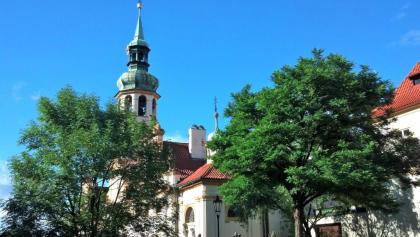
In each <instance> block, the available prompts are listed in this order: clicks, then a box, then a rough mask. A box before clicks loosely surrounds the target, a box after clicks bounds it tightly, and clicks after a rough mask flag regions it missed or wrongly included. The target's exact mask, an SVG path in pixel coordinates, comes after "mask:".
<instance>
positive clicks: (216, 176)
mask: <svg viewBox="0 0 420 237" xmlns="http://www.w3.org/2000/svg"><path fill="white" fill-rule="evenodd" d="M228 179H229V176H228V175H225V174H223V173H222V172H220V171H218V170H217V169H216V168H214V166H213V164H205V165H203V166H201V167H200V168H199V169H198V170H196V171H195V172H194V173H193V174H191V175H190V176H188V177H187V178H185V179H184V180H182V181H181V182H180V183H178V185H177V186H178V187H182V186H186V185H189V184H193V183H196V182H198V181H201V180H228Z"/></svg>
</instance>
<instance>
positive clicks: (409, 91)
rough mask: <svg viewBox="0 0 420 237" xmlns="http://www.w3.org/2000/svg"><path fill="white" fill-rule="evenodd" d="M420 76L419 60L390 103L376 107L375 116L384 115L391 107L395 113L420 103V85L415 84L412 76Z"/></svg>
mask: <svg viewBox="0 0 420 237" xmlns="http://www.w3.org/2000/svg"><path fill="white" fill-rule="evenodd" d="M415 76H420V62H418V63H417V64H416V65H415V66H414V68H413V69H412V70H411V72H410V73H409V74H408V76H407V77H406V78H405V79H404V80H403V81H402V83H401V85H400V86H399V87H398V88H397V89H396V90H395V95H394V99H393V101H392V103H391V104H390V105H387V106H384V107H379V108H376V109H375V110H374V111H373V117H379V116H382V115H384V113H385V111H386V110H388V109H391V111H392V112H393V113H396V112H400V111H402V110H405V109H408V108H410V107H413V106H417V105H420V85H419V84H417V85H414V83H413V81H412V80H411V78H412V77H415Z"/></svg>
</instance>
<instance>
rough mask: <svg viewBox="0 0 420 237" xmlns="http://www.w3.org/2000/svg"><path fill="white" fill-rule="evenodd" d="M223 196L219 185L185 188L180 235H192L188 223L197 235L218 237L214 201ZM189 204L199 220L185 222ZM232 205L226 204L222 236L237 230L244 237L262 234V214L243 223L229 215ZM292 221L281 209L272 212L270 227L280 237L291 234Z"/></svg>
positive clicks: (221, 224)
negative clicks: (220, 195)
mask: <svg viewBox="0 0 420 237" xmlns="http://www.w3.org/2000/svg"><path fill="white" fill-rule="evenodd" d="M217 195H219V192H218V186H216V185H202V184H200V185H196V186H194V187H192V188H190V189H187V190H183V191H181V194H180V199H179V205H180V212H179V230H180V232H179V236H180V237H184V236H188V237H192V235H191V231H189V233H188V235H185V231H184V230H185V226H188V229H189V230H191V229H192V228H194V230H195V231H194V232H195V236H194V237H198V235H199V234H201V237H215V236H217V218H216V213H215V212H214V207H213V200H214V199H215V197H216V196H217ZM189 207H192V208H193V209H194V215H195V222H194V223H193V224H187V225H185V215H186V211H187V209H188V208H189ZM227 210H228V207H227V206H225V205H222V210H221V213H220V219H219V225H220V236H223V237H225V236H226V237H230V236H232V235H233V234H234V233H235V232H236V233H238V234H241V236H242V237H262V234H263V233H262V223H261V218H260V216H256V217H255V218H252V219H249V220H248V223H240V222H239V221H238V220H235V219H232V218H227V215H226V212H227ZM289 227H290V222H289V221H288V220H287V218H285V217H282V215H281V213H280V212H277V211H273V212H270V213H269V230H270V233H271V232H273V231H274V232H275V233H276V236H277V237H288V236H290V229H289Z"/></svg>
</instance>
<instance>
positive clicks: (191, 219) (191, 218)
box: [185, 207, 194, 223]
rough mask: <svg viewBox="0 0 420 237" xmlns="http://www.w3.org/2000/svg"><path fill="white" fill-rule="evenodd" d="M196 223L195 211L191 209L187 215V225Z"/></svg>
mask: <svg viewBox="0 0 420 237" xmlns="http://www.w3.org/2000/svg"><path fill="white" fill-rule="evenodd" d="M192 222H194V210H193V209H192V208H191V207H189V208H188V209H187V212H186V214H185V223H192Z"/></svg>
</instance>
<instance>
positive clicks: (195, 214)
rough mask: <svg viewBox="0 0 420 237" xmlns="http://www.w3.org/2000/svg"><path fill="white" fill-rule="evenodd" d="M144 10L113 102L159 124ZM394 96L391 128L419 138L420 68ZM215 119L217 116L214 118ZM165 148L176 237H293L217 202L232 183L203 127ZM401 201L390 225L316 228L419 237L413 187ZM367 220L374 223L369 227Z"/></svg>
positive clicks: (419, 202)
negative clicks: (220, 167) (214, 158)
mask: <svg viewBox="0 0 420 237" xmlns="http://www.w3.org/2000/svg"><path fill="white" fill-rule="evenodd" d="M141 8H142V5H141V4H139V17H138V21H137V27H136V31H135V36H134V39H133V40H132V41H131V42H130V43H129V45H128V47H127V53H128V56H129V62H128V71H127V72H125V73H123V74H122V76H121V77H120V78H119V79H118V81H117V86H118V89H119V91H118V93H117V94H116V96H115V97H116V99H117V101H118V103H119V104H120V106H121V108H124V109H127V110H131V111H133V112H134V113H136V114H137V118H138V121H141V122H149V121H156V122H157V114H158V113H157V108H158V106H157V105H158V100H159V98H160V95H159V94H158V93H157V88H158V86H159V81H158V79H157V78H156V77H155V76H153V75H152V74H150V73H149V62H148V54H149V52H150V48H149V45H148V43H147V42H146V41H145V39H144V35H143V29H142V21H141V20H142V19H141ZM396 93H397V94H396V97H395V101H394V103H393V105H391V106H394V107H395V108H394V107H393V108H394V109H395V117H396V118H397V121H396V122H395V123H393V124H392V125H391V126H392V127H394V128H398V129H401V130H406V129H409V130H410V131H412V132H413V133H414V134H415V136H417V137H419V138H420V63H419V64H417V65H416V67H415V68H414V69H413V71H412V72H411V73H410V75H409V76H408V77H407V78H406V79H405V80H404V81H403V83H402V84H401V86H400V88H399V89H398V90H397V92H396ZM217 115H218V114H217V112H216V114H215V116H216V118H217ZM216 126H217V121H216ZM156 128H157V129H158V130H159V131H161V133H159V134H160V136H159V138H158V139H159V140H160V141H162V136H163V130H161V129H160V126H159V124H157V126H156ZM164 142H165V143H166V144H167V145H169V146H170V147H171V149H172V151H173V153H174V165H173V167H172V169H171V170H170V171H168V173H167V175H166V177H165V179H166V180H167V181H168V183H169V184H170V185H172V186H173V187H174V188H175V189H176V190H177V192H176V195H175V196H174V197H172V199H173V200H172V201H173V204H174V206H173V208H172V209H170V210H168V215H171V214H175V215H177V218H176V219H177V222H176V224H175V226H174V228H176V230H177V233H178V236H180V237H216V236H218V235H217V231H218V229H219V232H220V237H228V236H234V234H236V236H241V237H267V236H277V237H288V236H292V228H291V227H292V223H291V221H290V219H289V218H288V217H287V216H286V215H284V214H282V213H281V212H279V211H272V212H269V213H268V214H266V215H262V214H261V215H257V216H256V217H254V218H252V219H249V220H248V221H247V222H246V223H241V222H239V219H238V218H237V217H236V215H235V213H234V211H233V210H232V209H230V208H229V206H226V205H225V204H224V202H223V197H219V192H218V187H219V186H220V185H221V184H223V183H224V182H225V181H227V180H228V179H229V177H228V176H227V175H225V174H222V173H221V172H219V171H218V170H217V169H215V168H214V167H213V164H212V162H211V159H208V158H209V157H207V156H208V154H211V153H210V152H209V151H208V150H207V148H206V143H207V139H206V129H205V128H204V127H203V126H200V125H193V126H192V127H191V128H190V129H189V142H188V143H179V142H172V141H164ZM419 155H420V154H419ZM414 178H417V177H413V179H414ZM401 196H402V197H403V198H406V199H407V200H404V202H405V203H406V204H407V205H405V206H403V209H402V210H403V212H402V213H401V214H399V215H398V216H393V217H391V218H390V219H389V218H388V217H378V215H370V214H366V213H360V214H358V213H356V214H352V215H348V216H346V217H345V218H344V219H343V218H342V217H331V218H326V219H324V220H322V221H321V222H320V223H318V224H319V228H320V230H321V231H322V233H323V235H322V236H328V237H340V236H403V237H404V236H407V237H417V236H420V233H419V230H420V228H419V220H420V218H419V217H420V189H419V188H418V187H417V188H416V187H412V188H411V190H409V191H408V192H407V193H405V194H402V195H401ZM217 197H219V198H220V199H221V201H222V205H221V208H220V213H219V218H217V215H216V212H215V209H214V205H213V204H214V203H213V202H214V201H215V200H216V199H217ZM359 217H360V218H359ZM376 217H378V218H376ZM363 218H364V219H363ZM369 218H371V219H372V221H373V222H375V223H372V222H371V223H369V220H368V219H369ZM375 218H376V219H375ZM381 218H382V219H381ZM387 218H388V219H389V220H388V219H387ZM359 219H360V220H359ZM394 219H395V221H394ZM218 223H219V228H218ZM373 224H375V225H377V226H378V227H379V229H375V231H368V229H369V228H373ZM375 228H377V227H375ZM390 229H392V231H390ZM371 233H378V235H371Z"/></svg>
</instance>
